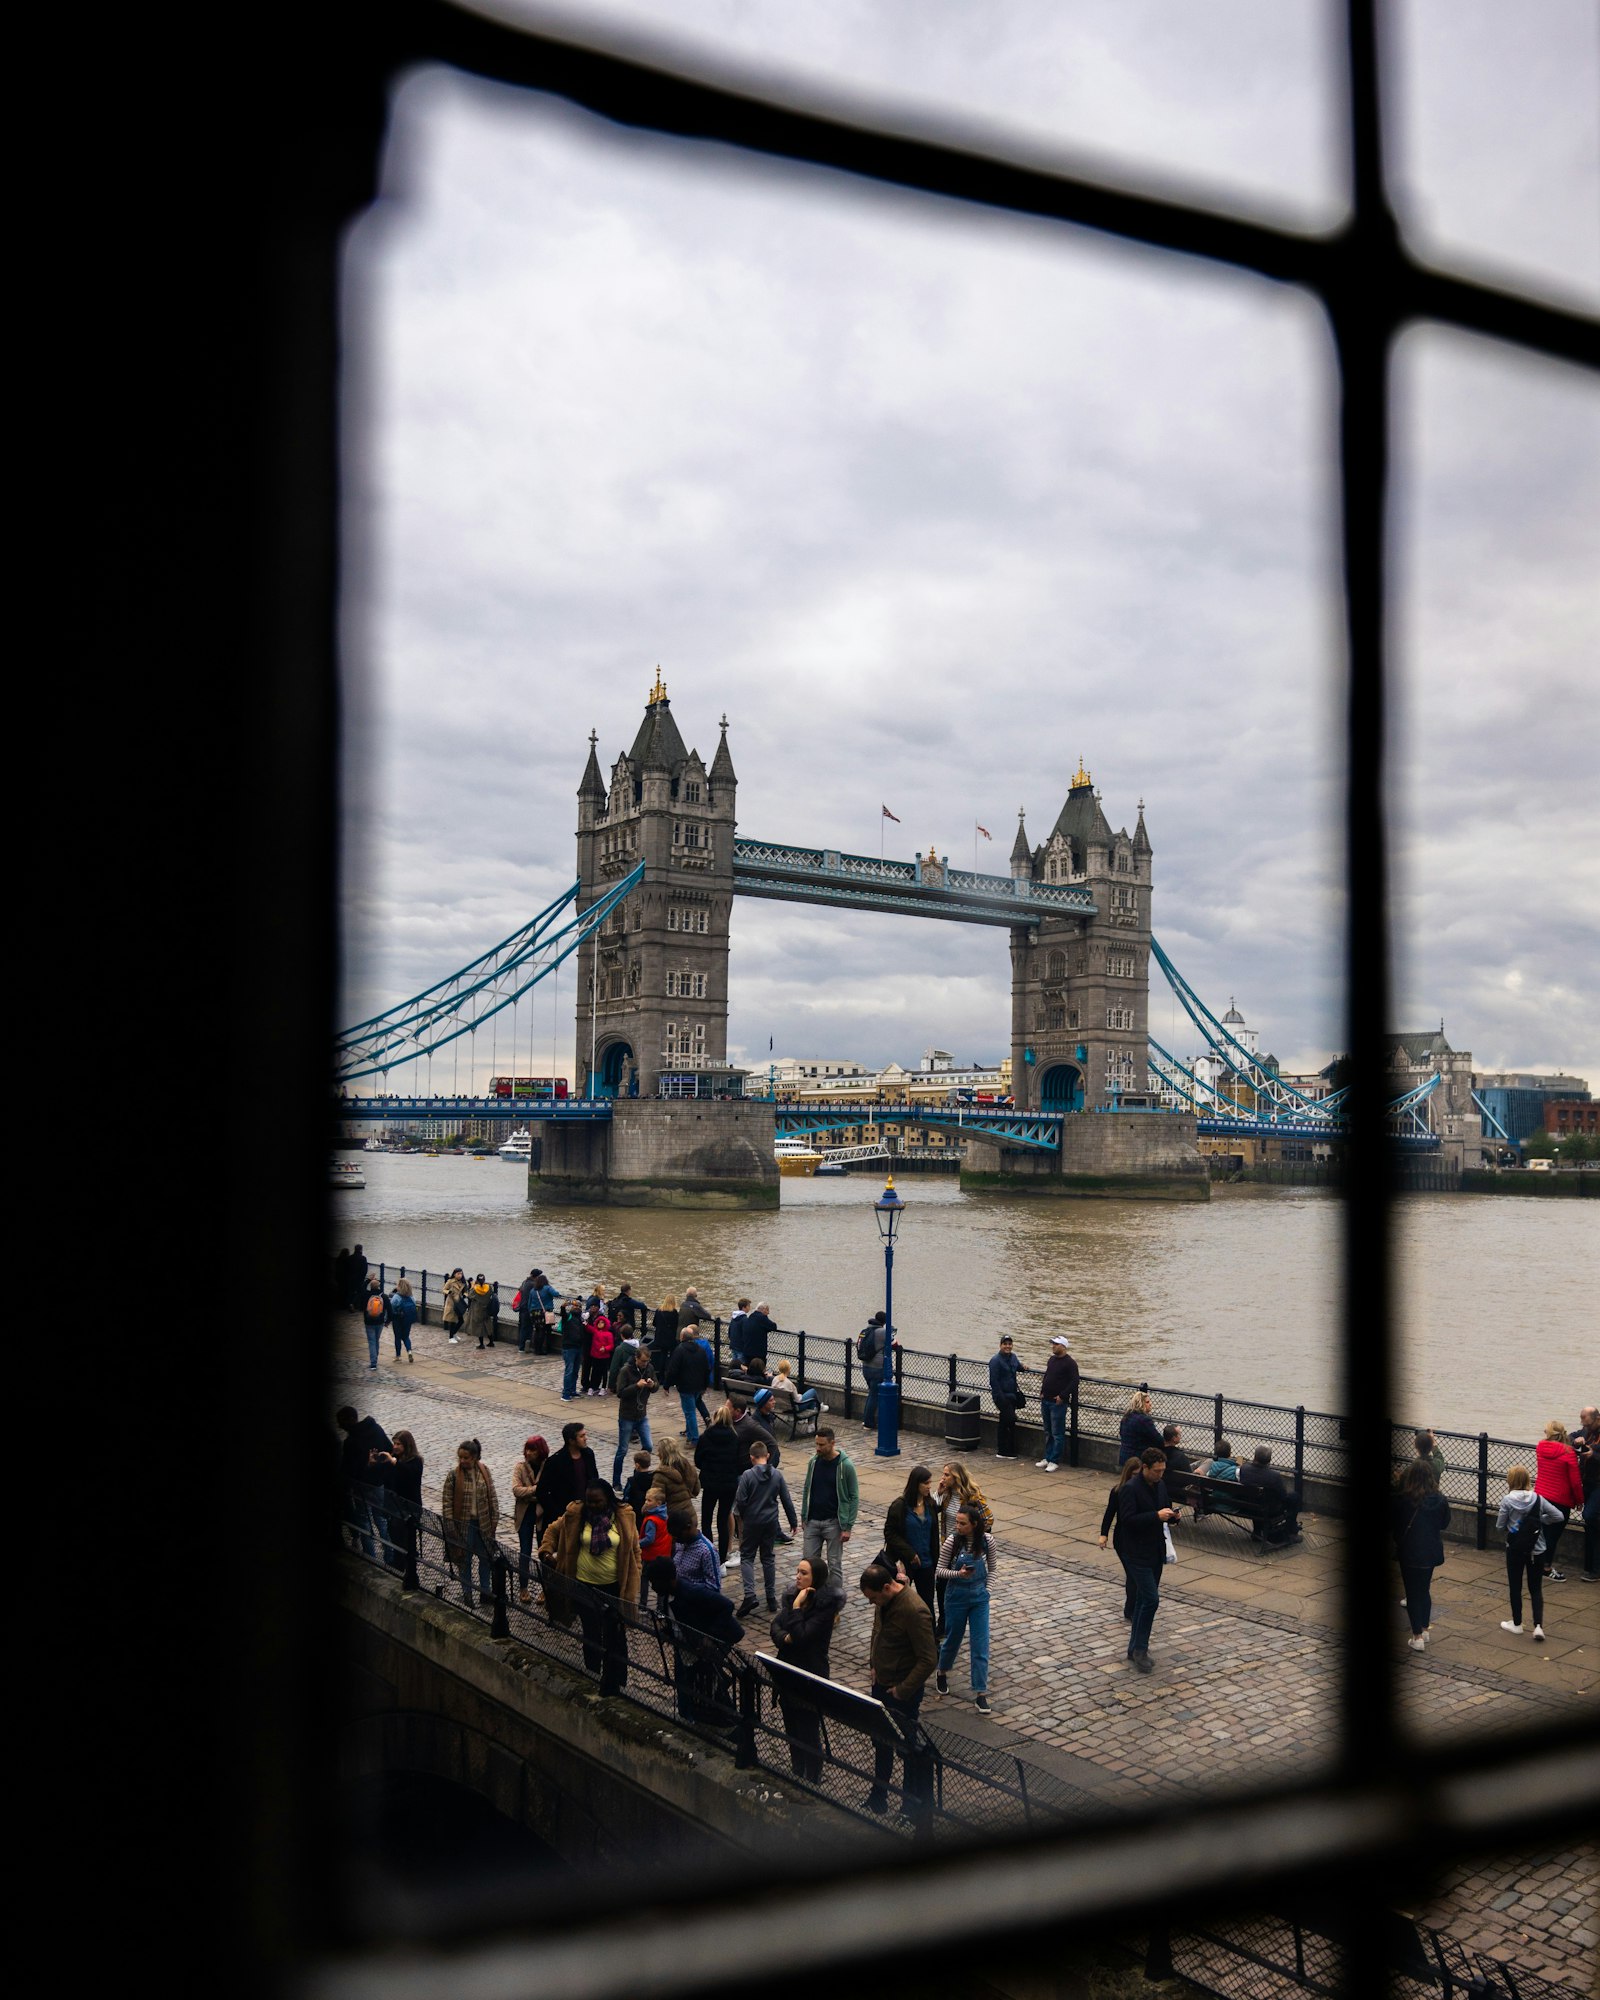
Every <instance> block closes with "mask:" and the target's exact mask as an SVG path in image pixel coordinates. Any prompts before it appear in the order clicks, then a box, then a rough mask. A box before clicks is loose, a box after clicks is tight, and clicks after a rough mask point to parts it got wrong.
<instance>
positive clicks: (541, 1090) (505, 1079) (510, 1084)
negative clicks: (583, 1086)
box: [489, 1076, 567, 1098]
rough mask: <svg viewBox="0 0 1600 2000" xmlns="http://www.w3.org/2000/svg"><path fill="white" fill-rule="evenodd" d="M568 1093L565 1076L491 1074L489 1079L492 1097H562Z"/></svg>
mask: <svg viewBox="0 0 1600 2000" xmlns="http://www.w3.org/2000/svg"><path fill="white" fill-rule="evenodd" d="M566 1094H567V1079H566V1078H565V1077H564V1076H491V1077H490V1079H489V1095H490V1096H491V1097H551V1098H562V1097H565V1096H566Z"/></svg>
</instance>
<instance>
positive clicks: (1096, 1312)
mask: <svg viewBox="0 0 1600 2000" xmlns="http://www.w3.org/2000/svg"><path fill="white" fill-rule="evenodd" d="M345 1157H347V1158H350V1157H355V1156H353V1155H346V1156H345ZM362 1165H363V1167H364V1169H365V1172H366V1175H367V1186H366V1188H365V1189H364V1190H352V1191H349V1192H340V1193H337V1194H335V1195H334V1197H333V1201H334V1204H335V1206H334V1216H333V1222H334V1228H335V1231H336V1235H335V1240H334V1245H333V1247H334V1248H338V1247H339V1246H340V1245H341V1244H344V1245H348V1244H350V1243H353V1242H357V1241H359V1242H360V1243H361V1244H362V1245H363V1246H364V1248H365V1250H366V1254H367V1257H368V1259H369V1261H370V1262H372V1263H373V1264H376V1263H377V1262H378V1261H379V1260H380V1259H383V1260H386V1261H387V1262H389V1263H390V1264H391V1265H395V1264H399V1263H401V1262H404V1263H405V1264H407V1265H408V1266H409V1267H411V1268H413V1269H416V1268H420V1267H423V1266H425V1267H426V1268H427V1270H428V1272H429V1274H430V1281H431V1278H432V1274H433V1273H435V1272H438V1273H440V1274H441V1275H443V1274H444V1273H445V1272H447V1271H449V1270H450V1268H451V1267H452V1266H453V1265H456V1264H460V1265H461V1266H462V1267H463V1268H464V1269H465V1270H466V1271H467V1273H468V1275H469V1276H470V1275H471V1274H472V1273H473V1272H474V1271H479V1270H481V1271H484V1272H485V1273H487V1275H488V1276H489V1277H491V1278H498V1279H500V1280H501V1282H502V1288H503V1289H502V1296H503V1298H504V1300H505V1301H506V1303H507V1305H509V1303H510V1298H511V1293H512V1290H513V1289H514V1288H515V1285H516V1284H517V1282H518V1281H519V1280H520V1279H521V1278H522V1277H523V1275H524V1274H525V1272H526V1271H527V1270H528V1268H529V1266H530V1265H531V1264H534V1263H537V1264H539V1265H542V1266H543V1268H544V1269H545V1270H546V1271H547V1272H548V1273H549V1274H550V1277H551V1278H552V1280H553V1281H554V1282H555V1283H557V1284H558V1285H559V1286H561V1287H563V1288H576V1287H578V1286H585V1287H587V1286H590V1285H593V1284H596V1283H599V1284H603V1285H605V1286H606V1288H607V1289H608V1290H614V1289H615V1288H616V1286H617V1285H618V1284H619V1283H621V1282H622V1281H623V1280H627V1281H628V1282H629V1283H631V1284H632V1286H633V1289H634V1291H635V1293H636V1294H638V1295H639V1296H641V1297H643V1298H646V1299H648V1300H650V1301H651V1302H652V1303H653V1302H655V1301H656V1300H657V1299H659V1298H660V1297H661V1296H662V1295H663V1294H664V1293H666V1292H673V1293H680V1294H681V1292H682V1290H683V1287H684V1286H685V1285H687V1284H693V1285H695V1286H696V1288H697V1289H698V1291H699V1293H700V1296H701V1298H702V1299H703V1300H704V1301H705V1303H706V1305H707V1306H709V1307H710V1308H711V1310H712V1311H714V1312H719V1313H722V1314H724V1315H726V1313H727V1312H728V1310H729V1309H730V1307H731V1305H732V1303H733V1301H734V1300H735V1299H736V1298H737V1297H739V1296H740V1295H741V1294H746V1293H747V1294H748V1295H749V1296H750V1297H751V1298H753V1299H761V1298H764V1299H766V1300H768V1301H769V1303H770V1308H771V1312H772V1316H773V1318H774V1319H775V1320H776V1321H777V1322H778V1324H779V1325H780V1326H787V1327H804V1328H805V1329H806V1331H807V1332H808V1333H819V1334H829V1335H835V1336H838V1335H853V1334H854V1333H855V1332H856V1330H857V1329H858V1328H859V1327H860V1326H861V1324H862V1323H863V1321H864V1320H865V1319H866V1317H867V1316H868V1314H869V1313H871V1312H873V1311H874V1310H876V1309H877V1308H879V1307H881V1306H882V1304H883V1246H882V1244H881V1243H880V1241H879V1238H878V1232H877V1229H876V1226H875V1224H874V1219H873V1215H872V1202H873V1199H874V1197H875V1196H876V1195H877V1194H878V1193H879V1192H880V1191H881V1188H882V1182H881V1180H875V1179H872V1178H869V1177H868V1176H867V1175H865V1174H852V1175H850V1176H848V1177H846V1178H842V1179H830V1180H800V1179H792V1180H790V1179H786V1180H785V1181H784V1182H783V1198H782V1205H781V1207H780V1208H779V1210H778V1212H777V1213H776V1214H772V1213H767V1214H748V1213H703V1212H699V1211H694V1210H670V1209H622V1208H556V1209H551V1208H543V1207H540V1208H535V1207H533V1206H531V1205H530V1204H529V1202H528V1200H527V1193H526V1184H527V1174H526V1170H525V1169H524V1168H522V1167H519V1166H515V1165H511V1164H509V1163H507V1162H505V1161H502V1160H499V1159H496V1158H494V1157H492V1156H491V1157H490V1158H488V1159H486V1160H481V1161H480V1160H475V1159H471V1158H465V1157H462V1158H456V1157H444V1158H439V1159H431V1158H427V1157H423V1156H418V1155H410V1156H407V1155H402V1154H385V1153H374V1154H367V1155H364V1156H362ZM899 1192H900V1193H901V1194H902V1195H903V1196H904V1197H905V1201H906V1215H905V1220H904V1222H903V1224H902V1229H901V1238H900V1243H899V1247H898V1249H897V1251H896V1254H895V1273H894V1275H895V1315H894V1316H895V1322H896V1325H897V1327H898V1329H899V1332H900V1338H901V1340H902V1341H903V1342H904V1344H905V1345H906V1346H907V1347H918V1348H927V1349H931V1350H933V1351H934V1352H937V1353H948V1352H949V1351H951V1350H952V1349H954V1350H955V1351H956V1352H958V1353H961V1354H966V1355H978V1356H986V1355H988V1354H990V1353H992V1352H993V1351H994V1345H995V1340H996V1337H997V1335H998V1334H999V1333H1000V1331H1001V1330H1002V1329H1009V1330H1010V1331H1011V1332H1012V1333H1013V1334H1014V1335H1015V1337H1016V1341H1017V1346H1018V1349H1019V1351H1020V1352H1021V1353H1022V1355H1023V1358H1024V1360H1025V1361H1026V1362H1027V1363H1028V1364H1029V1365H1030V1366H1033V1367H1038V1366H1041V1365H1042V1364H1043V1361H1044V1359H1045V1355H1046V1351H1047V1346H1048V1342H1049V1338H1050V1335H1051V1334H1052V1333H1053V1332H1055V1331H1057V1330H1058V1329H1065V1330H1067V1331H1069V1332H1070V1333H1071V1334H1072V1349H1073V1353H1074V1354H1075V1355H1076V1356H1077V1358H1078V1362H1079V1365H1080V1366H1081V1367H1082V1369H1083V1371H1084V1373H1085V1374H1086V1375H1104V1376H1109V1377H1112V1378H1113V1379H1123V1380H1126V1379H1133V1380H1148V1381H1150V1382H1152V1383H1155V1384H1159V1385H1160V1386H1162V1387H1164V1388H1168V1389H1187V1390H1194V1391H1199V1392H1201V1393H1206V1394H1212V1393H1215V1392H1217V1391H1219V1390H1220V1391H1222V1392H1223V1393H1224V1394H1226V1395H1228V1396H1239V1397H1246V1398H1254V1399H1256V1400H1258V1401H1261V1402H1266V1403H1284V1404H1291V1405H1292V1404H1296V1403H1304V1404H1305V1405H1306V1406H1307V1408H1308V1409H1313V1410H1324V1411H1336V1410H1338V1409H1339V1407H1340V1404H1341V1397H1340V1392H1339V1388H1338V1361H1337V1350H1336V1345H1335V1343H1336V1338H1337V1302H1338V1223H1339V1203H1338V1200H1337V1198H1336V1197H1335V1196H1333V1195H1332V1194H1330V1193H1328V1192H1327V1191H1325V1190H1322V1189H1300V1188H1265V1187H1231V1188H1218V1189H1215V1190H1214V1191H1213V1198H1212V1200H1211V1201H1210V1202H1209V1203H1206V1204H1204V1205H1202V1204H1200V1203H1189V1202H1182V1203H1177V1202H1174V1203H1166V1202H1118V1201H1044V1200H1037V1199H1034V1200H1029V1199H1021V1198H1017V1197H1009V1196H1004V1195H964V1194H962V1193H961V1191H960V1189H959V1188H958V1187H957V1186H956V1184H955V1181H954V1179H953V1178H951V1179H945V1178H944V1177H942V1176H934V1175H922V1174H918V1175H910V1176H907V1177H906V1178H905V1180H904V1181H902V1182H901V1183H900V1186H899ZM1399 1247H1400V1266H1399V1278H1400V1310H1401V1327H1402V1346H1401V1356H1400V1367H1399V1390H1398V1394H1397V1396H1396V1399H1395V1402H1396V1407H1395V1415H1396V1416H1397V1417H1399V1418H1400V1419H1402V1420H1403V1421H1405V1422H1418V1423H1429V1424H1433V1425H1436V1426H1438V1427H1440V1428H1442V1429H1446V1430H1459V1431H1479V1430H1487V1431H1488V1432H1490V1433H1491V1435H1494V1436H1497V1437H1505V1438H1512V1439H1518V1438H1524V1437H1526V1438H1528V1439H1529V1440H1530V1441H1531V1440H1532V1439H1533V1438H1535V1437H1537V1435H1538V1434H1539V1432H1540V1431H1541V1430H1542V1428H1543V1426H1544V1424H1545V1423H1546V1422H1547V1421H1548V1420H1549V1419H1550V1418H1551V1417H1560V1418H1561V1420H1562V1421H1563V1422H1564V1423H1571V1422H1572V1421H1573V1419H1574V1417H1575V1416H1576V1415H1577V1411H1578V1408H1579V1406H1580V1405H1581V1404H1584V1403H1589V1402H1593V1401H1595V1400H1596V1398H1597V1397H1600V1381H1597V1380H1596V1375H1597V1372H1600V1371H1597V1370H1596V1368H1595V1365H1594V1339H1593V1326H1594V1318H1595V1303H1596V1299H1597V1297H1600V1210H1597V1207H1596V1205H1595V1204H1593V1203H1589V1202H1577V1201H1554V1200H1549V1199H1544V1200H1540V1199H1537V1198H1533V1197H1516V1196H1499V1197H1491V1196H1484V1195H1440V1194H1429V1195H1413V1196H1409V1197H1407V1198H1406V1199H1404V1200H1403V1201H1402V1202H1401V1204H1400V1210H1399ZM1586 1325H1587V1326H1588V1327H1589V1328H1590V1332H1589V1333H1588V1334H1587V1335H1585V1334H1584V1333H1583V1332H1582V1329H1583V1327H1584V1326H1586Z"/></svg>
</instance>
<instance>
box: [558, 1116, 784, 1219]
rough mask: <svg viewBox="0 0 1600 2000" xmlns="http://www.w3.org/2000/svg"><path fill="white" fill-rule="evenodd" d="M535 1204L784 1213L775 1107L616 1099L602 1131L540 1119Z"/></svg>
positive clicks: (597, 1127)
mask: <svg viewBox="0 0 1600 2000" xmlns="http://www.w3.org/2000/svg"><path fill="white" fill-rule="evenodd" d="M532 1129H533V1130H534V1131H535V1132H537V1133H538V1134H539V1135H540V1136H541V1141H542V1143H541V1145H540V1146H539V1147H538V1148H537V1150H536V1155H535V1160H536V1164H533V1165H531V1166H530V1168H529V1172H528V1195H529V1198H530V1200H532V1201H535V1202H549V1203H567V1202H571V1203H575V1204H602V1205H605V1206H607V1207H611V1208H776V1207H777V1206H778V1161H777V1155H776V1153H775V1152H774V1151H773V1111H772V1106H771V1105H770V1104H769V1103H766V1102H765V1101H763V1100H762V1099H760V1098H677V1099H674V1098H669V1099H664V1100H656V1099H651V1098H629V1097H623V1098H618V1099H617V1101H616V1103H615V1104H613V1106H612V1108H611V1118H610V1122H609V1123H608V1124H604V1125H569V1124H558V1123H556V1122H555V1121H554V1120H545V1121H542V1122H541V1121H538V1120H535V1121H534V1123H533V1127H532Z"/></svg>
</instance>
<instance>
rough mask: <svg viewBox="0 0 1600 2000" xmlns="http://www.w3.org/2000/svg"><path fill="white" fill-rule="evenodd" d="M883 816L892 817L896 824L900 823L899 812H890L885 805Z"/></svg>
mask: <svg viewBox="0 0 1600 2000" xmlns="http://www.w3.org/2000/svg"><path fill="white" fill-rule="evenodd" d="M883 816H884V818H885V819H892V820H893V821H894V823H895V825H896V826H898V825H899V824H900V815H899V814H898V813H892V812H890V810H889V808H888V807H887V806H885V807H884V809H883Z"/></svg>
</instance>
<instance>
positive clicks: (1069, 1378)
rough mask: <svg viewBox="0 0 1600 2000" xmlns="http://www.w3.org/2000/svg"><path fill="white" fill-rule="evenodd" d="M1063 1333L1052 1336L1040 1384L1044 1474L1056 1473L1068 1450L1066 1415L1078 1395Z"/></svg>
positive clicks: (1075, 1367)
mask: <svg viewBox="0 0 1600 2000" xmlns="http://www.w3.org/2000/svg"><path fill="white" fill-rule="evenodd" d="M1071 1346H1072V1343H1071V1341H1070V1340H1068V1338H1067V1336H1066V1335H1065V1334H1064V1333H1053V1334H1052V1335H1051V1336H1050V1359H1049V1360H1048V1361H1047V1362H1046V1363H1045V1365H1044V1378H1043V1380H1042V1381H1041V1382H1040V1384H1039V1409H1040V1413H1041V1414H1042V1415H1043V1417H1044V1457H1043V1458H1041V1459H1040V1460H1039V1461H1038V1465H1039V1469H1040V1471H1042V1472H1054V1471H1055V1469H1056V1467H1057V1466H1058V1465H1060V1463H1061V1460H1062V1456H1063V1454H1064V1453H1065V1451H1066V1449H1067V1414H1068V1412H1069V1410H1070V1409H1071V1407H1072V1400H1073V1398H1074V1397H1075V1396H1076V1395H1077V1393H1078V1364H1077V1362H1076V1361H1074V1360H1073V1358H1072V1355H1071V1353H1070V1352H1069V1349H1070V1348H1071Z"/></svg>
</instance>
